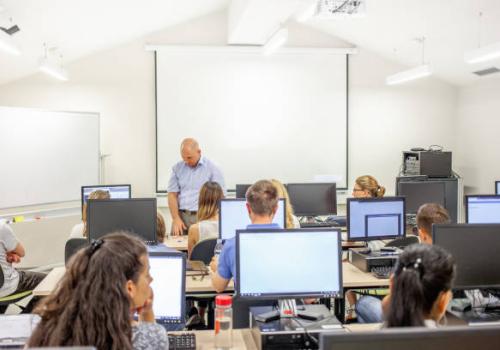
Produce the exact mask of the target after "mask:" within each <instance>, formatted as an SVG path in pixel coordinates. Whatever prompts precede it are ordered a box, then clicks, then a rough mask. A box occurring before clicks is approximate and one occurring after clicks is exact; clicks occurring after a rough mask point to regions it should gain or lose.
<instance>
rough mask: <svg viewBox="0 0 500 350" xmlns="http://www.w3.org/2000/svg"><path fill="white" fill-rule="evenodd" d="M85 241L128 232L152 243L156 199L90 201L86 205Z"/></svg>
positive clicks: (154, 236)
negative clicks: (119, 231)
mask: <svg viewBox="0 0 500 350" xmlns="http://www.w3.org/2000/svg"><path fill="white" fill-rule="evenodd" d="M87 228H88V236H89V240H92V239H98V238H101V237H102V236H104V235H105V234H107V233H110V232H113V231H118V230H122V231H128V232H132V233H134V234H136V235H137V236H139V237H141V238H142V239H143V240H144V241H145V242H146V243H148V244H154V243H156V198H133V199H110V200H100V199H92V200H89V201H88V203H87Z"/></svg>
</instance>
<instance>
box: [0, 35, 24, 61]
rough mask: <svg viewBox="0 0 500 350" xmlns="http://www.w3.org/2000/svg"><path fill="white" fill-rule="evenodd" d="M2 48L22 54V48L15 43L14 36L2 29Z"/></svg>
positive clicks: (8, 51)
mask: <svg viewBox="0 0 500 350" xmlns="http://www.w3.org/2000/svg"><path fill="white" fill-rule="evenodd" d="M0 50H2V51H5V52H7V53H10V54H11V55H20V54H21V50H19V48H18V47H17V46H16V44H14V40H13V39H12V36H11V35H9V34H7V33H6V32H5V31H3V30H2V29H0Z"/></svg>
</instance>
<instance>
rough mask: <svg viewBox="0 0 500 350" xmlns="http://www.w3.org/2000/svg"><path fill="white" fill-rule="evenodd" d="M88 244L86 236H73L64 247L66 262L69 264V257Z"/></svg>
mask: <svg viewBox="0 0 500 350" xmlns="http://www.w3.org/2000/svg"><path fill="white" fill-rule="evenodd" d="M87 244H88V241H87V239H85V238H71V239H69V240H68V241H67V242H66V246H65V247H64V264H65V265H67V264H68V261H69V259H70V258H71V257H72V256H73V255H74V254H75V253H76V252H77V251H78V250H79V249H80V248H83V247H85V246H86V245H87Z"/></svg>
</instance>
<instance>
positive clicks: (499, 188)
mask: <svg viewBox="0 0 500 350" xmlns="http://www.w3.org/2000/svg"><path fill="white" fill-rule="evenodd" d="M495 194H498V195H500V181H495Z"/></svg>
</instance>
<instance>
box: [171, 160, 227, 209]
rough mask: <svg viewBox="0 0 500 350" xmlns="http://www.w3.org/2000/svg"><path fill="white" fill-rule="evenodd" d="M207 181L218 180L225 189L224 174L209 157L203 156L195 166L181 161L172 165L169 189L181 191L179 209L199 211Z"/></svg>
mask: <svg viewBox="0 0 500 350" xmlns="http://www.w3.org/2000/svg"><path fill="white" fill-rule="evenodd" d="M207 181H215V182H217V183H218V184H219V185H220V186H221V187H222V189H223V190H224V186H225V185H224V176H223V175H222V172H221V171H220V169H219V168H218V167H217V166H216V165H215V164H214V163H213V162H212V161H210V160H209V159H207V158H205V157H201V158H200V160H199V161H198V164H196V166H195V167H194V168H192V167H190V166H189V165H187V164H186V163H185V162H184V161H180V162H178V163H176V164H175V165H174V166H173V167H172V175H171V176H170V181H169V182H168V187H167V191H168V192H177V193H179V197H178V201H179V209H181V210H191V211H197V210H198V196H199V194H200V190H201V187H202V186H203V184H204V183H205V182H207Z"/></svg>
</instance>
